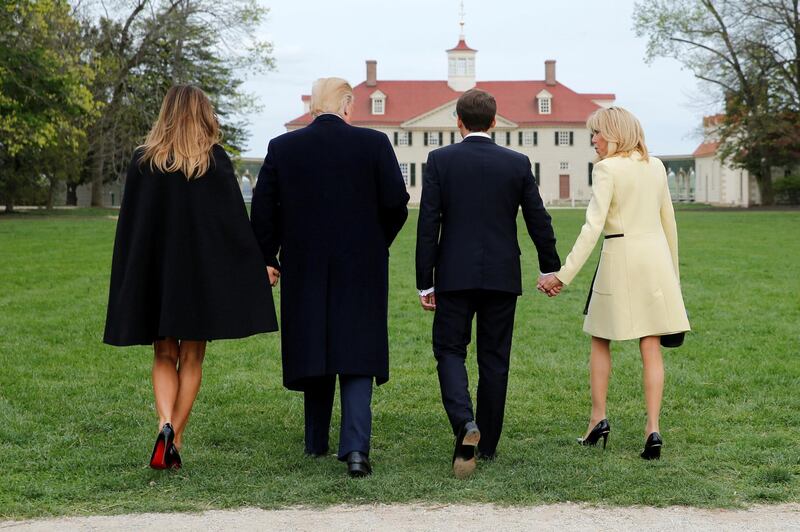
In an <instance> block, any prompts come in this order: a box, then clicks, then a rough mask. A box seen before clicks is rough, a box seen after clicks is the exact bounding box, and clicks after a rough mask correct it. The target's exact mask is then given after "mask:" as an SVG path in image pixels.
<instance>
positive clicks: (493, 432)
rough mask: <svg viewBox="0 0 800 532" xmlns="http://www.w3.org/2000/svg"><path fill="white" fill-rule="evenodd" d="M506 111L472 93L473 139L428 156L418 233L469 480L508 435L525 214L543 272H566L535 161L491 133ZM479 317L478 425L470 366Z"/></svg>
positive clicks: (459, 108) (443, 380)
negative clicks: (477, 462) (500, 142)
mask: <svg viewBox="0 0 800 532" xmlns="http://www.w3.org/2000/svg"><path fill="white" fill-rule="evenodd" d="M496 112H497V103H496V102H495V99H494V97H493V96H492V95H491V94H489V93H487V92H484V91H481V90H478V89H471V90H469V91H467V92H465V93H464V94H463V95H462V96H461V97H460V98H459V99H458V103H457V104H456V113H457V115H458V127H459V129H460V130H461V135H462V136H463V137H464V140H463V142H461V143H458V144H452V145H450V146H447V147H444V148H440V149H438V150H434V151H432V152H431V153H430V154H429V155H428V162H427V164H426V166H425V172H424V175H423V187H422V200H421V202H420V210H419V224H418V226H417V253H416V267H417V288H418V289H419V295H420V302H421V304H422V307H423V308H424V309H425V310H430V311H435V316H434V319H433V353H434V356H435V358H436V361H437V371H438V374H439V385H440V387H441V392H442V402H443V403H444V408H445V410H446V412H447V416H448V418H449V420H450V424H451V425H452V428H453V432H454V434H455V436H456V440H455V449H454V452H453V471H454V473H455V475H456V476H457V477H459V478H464V477H466V476H469V475H470V474H471V473H472V472H473V471H474V470H475V458H476V453H475V450H476V448H477V452H478V457H481V458H485V459H489V460H491V459H493V458H494V456H495V452H496V449H497V442H498V441H499V439H500V432H501V430H502V427H503V412H504V409H505V400H506V388H507V385H508V368H509V358H510V355H511V337H512V332H513V328H514V312H515V309H516V302H517V297H518V296H519V295H521V294H522V280H521V273H520V259H519V256H520V249H519V245H518V242H517V222H516V220H517V214H518V212H519V210H520V207H521V208H522V216H523V218H524V219H525V224H526V226H527V228H528V233H529V234H530V236H531V238H532V239H533V242H534V244H535V246H536V251H537V253H538V255H539V269H540V271H541V272H549V273H551V272H556V271H558V269H559V268H560V267H561V260H560V259H559V256H558V253H557V252H556V239H555V235H554V233H553V227H552V225H551V223H550V215H549V214H548V213H547V211H546V210H545V208H544V205H543V203H542V199H541V197H540V196H539V190H538V188H537V186H536V181H535V180H534V176H533V174H532V172H531V163H530V160H528V158H527V157H526V156H525V155H522V154H520V153H517V152H514V151H512V150H509V149H506V148H503V147H500V146H497V145H496V144H495V143H494V142H493V141H492V139H491V137H490V136H489V134H488V133H487V131H488V130H489V129H491V128H492V127H494V125H495V114H496ZM475 316H477V351H478V352H477V355H478V368H479V369H478V392H477V403H478V404H477V417H475V416H474V415H473V410H472V401H471V399H470V394H469V388H468V383H467V371H466V367H465V360H466V355H467V345H468V344H469V342H470V336H471V331H472V319H473V317H475Z"/></svg>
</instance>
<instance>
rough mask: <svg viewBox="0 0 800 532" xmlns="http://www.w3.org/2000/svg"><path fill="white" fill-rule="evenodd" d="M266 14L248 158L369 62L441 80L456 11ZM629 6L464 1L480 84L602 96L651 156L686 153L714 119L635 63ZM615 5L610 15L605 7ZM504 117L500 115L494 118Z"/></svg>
mask: <svg viewBox="0 0 800 532" xmlns="http://www.w3.org/2000/svg"><path fill="white" fill-rule="evenodd" d="M259 1H261V2H262V3H263V4H264V5H265V6H267V7H269V8H270V14H269V16H268V17H267V20H266V21H265V22H264V23H263V24H262V27H261V35H262V37H263V38H264V39H266V40H269V41H271V42H272V43H273V44H274V46H275V58H276V61H277V70H276V71H274V72H270V73H267V74H265V75H261V76H256V77H252V78H250V79H248V81H247V82H246V84H245V90H247V91H248V92H250V93H253V94H255V95H256V96H257V97H258V99H259V100H260V102H261V104H262V105H263V110H262V111H261V112H260V113H257V114H253V115H251V116H249V117H247V118H248V120H249V121H250V123H251V124H250V132H251V137H250V140H249V144H248V146H247V147H246V149H245V152H244V155H245V156H247V157H263V156H264V155H265V153H266V147H267V143H268V142H269V140H270V139H271V138H273V137H275V136H277V135H280V134H281V133H283V132H285V128H284V124H285V123H286V122H288V121H289V120H291V119H293V118H295V117H296V116H299V115H300V114H302V110H303V107H302V103H301V100H300V95H301V94H309V93H310V91H311V83H312V82H313V80H315V79H317V78H319V77H325V76H340V77H343V78H345V79H347V80H348V81H350V82H351V84H353V85H356V84H358V83H360V82H362V81H363V80H364V79H365V77H366V74H365V65H364V61H365V60H366V59H375V60H377V61H378V80H382V79H384V80H389V79H395V80H397V79H401V80H411V79H433V80H436V79H438V80H445V79H447V56H446V54H445V50H446V49H448V48H452V47H453V46H455V44H456V42H457V41H458V34H459V25H458V21H459V16H458V12H459V0H399V1H393V2H384V1H380V0H333V1H323V0H259ZM633 4H634V2H633V0H613V1H607V2H597V1H596V0H562V1H560V2H552V1H549V0H548V1H544V0H493V1H487V0H465V1H464V11H465V12H466V17H465V22H466V25H465V35H466V40H467V43H468V44H469V45H470V46H471V47H472V48H475V49H477V50H478V54H477V57H476V72H477V79H478V80H479V81H489V80H525V79H528V80H531V79H532V80H541V79H544V61H545V59H555V60H556V61H557V63H556V79H557V80H558V81H559V82H561V83H563V84H564V85H566V86H567V87H569V88H570V89H572V90H574V91H576V92H603V93H605V92H610V93H614V94H616V96H617V101H616V103H617V104H618V105H620V106H623V107H626V108H627V109H629V110H630V111H632V112H633V113H634V114H636V115H637V116H638V117H639V119H640V120H641V121H642V125H643V126H644V129H645V133H646V136H647V143H648V147H649V148H650V150H651V152H653V153H655V154H662V155H663V154H670V155H676V154H688V153H691V152H692V151H693V150H694V148H695V147H696V146H697V144H698V143H699V142H700V140H701V139H700V135H699V125H700V123H701V119H702V116H703V115H704V114H710V113H711V112H714V111H715V109H714V108H713V107H712V106H710V104H709V102H710V101H712V99H710V98H709V96H708V95H706V94H704V91H707V90H708V88H707V87H706V86H704V85H699V84H698V83H697V82H696V81H695V78H694V76H693V75H692V74H691V73H690V72H688V71H686V70H682V69H681V67H680V64H679V63H678V62H677V61H675V60H672V59H663V58H660V59H656V60H655V61H654V62H653V63H651V64H647V63H646V62H645V60H644V56H645V47H646V40H645V39H644V38H637V37H636V35H635V33H634V31H633V18H632V13H633V8H634V6H633ZM612 6H613V7H612ZM499 111H500V112H501V113H502V109H500V110H499Z"/></svg>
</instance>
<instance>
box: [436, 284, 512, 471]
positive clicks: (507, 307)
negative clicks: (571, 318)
mask: <svg viewBox="0 0 800 532" xmlns="http://www.w3.org/2000/svg"><path fill="white" fill-rule="evenodd" d="M516 305H517V294H514V293H511V292H501V291H497V290H460V291H453V292H442V293H438V292H437V293H436V313H435V315H434V319H433V353H434V356H435V357H436V361H437V367H436V369H437V372H438V374H439V385H440V387H441V390H442V403H443V404H444V408H445V411H446V412H447V417H448V418H449V419H450V425H451V426H452V427H453V432H454V433H455V434H457V433H458V431H459V430H460V429H461V427H462V426H463V424H464V423H465V422H467V421H470V420H473V419H474V420H475V421H476V422H477V424H478V428H479V429H480V431H481V440H480V443H479V444H478V450H479V451H480V452H481V453H482V454H485V455H489V456H491V455H494V453H495V450H496V449H497V442H498V441H499V440H500V432H501V431H502V430H503V414H504V411H505V403H506V389H507V387H508V368H509V358H510V356H511V337H512V333H513V331H514V312H515V310H516ZM474 316H477V335H476V336H477V338H476V341H477V352H478V393H477V402H478V415H477V417H475V416H474V415H473V410H472V401H471V399H470V393H469V382H468V377H467V368H466V365H465V362H466V356H467V345H469V342H470V338H471V333H472V319H473V317H474Z"/></svg>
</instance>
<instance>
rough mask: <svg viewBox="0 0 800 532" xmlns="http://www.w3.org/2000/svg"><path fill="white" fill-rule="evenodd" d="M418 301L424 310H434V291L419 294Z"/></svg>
mask: <svg viewBox="0 0 800 532" xmlns="http://www.w3.org/2000/svg"><path fill="white" fill-rule="evenodd" d="M419 302H420V303H421V304H422V308H423V309H425V310H430V311H433V310H436V293H435V292H431V293H430V294H428V295H426V296H419Z"/></svg>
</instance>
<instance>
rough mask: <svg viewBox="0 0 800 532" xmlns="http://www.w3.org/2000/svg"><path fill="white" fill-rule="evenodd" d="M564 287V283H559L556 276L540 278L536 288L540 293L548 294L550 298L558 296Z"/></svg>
mask: <svg viewBox="0 0 800 532" xmlns="http://www.w3.org/2000/svg"><path fill="white" fill-rule="evenodd" d="M563 287H564V283H562V282H561V281H559V279H558V277H556V276H555V274H550V275H543V276H540V277H539V282H538V283H537V284H536V288H537V289H538V290H539V291H540V292H543V293H545V294H547V296H548V297H555V296H557V295H558V294H559V293H560V292H561V289H562V288H563Z"/></svg>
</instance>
